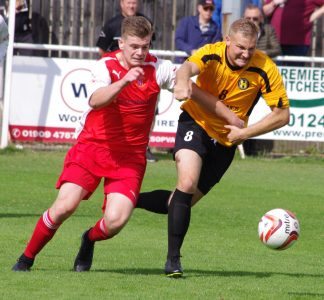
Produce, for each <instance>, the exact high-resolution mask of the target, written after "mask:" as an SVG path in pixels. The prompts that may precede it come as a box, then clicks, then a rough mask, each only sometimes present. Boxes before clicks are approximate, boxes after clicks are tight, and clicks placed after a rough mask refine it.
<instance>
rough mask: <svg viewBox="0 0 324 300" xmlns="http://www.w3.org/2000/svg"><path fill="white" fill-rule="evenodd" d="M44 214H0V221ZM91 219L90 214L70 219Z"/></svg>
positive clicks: (75, 215) (76, 215) (74, 216)
mask: <svg viewBox="0 0 324 300" xmlns="http://www.w3.org/2000/svg"><path fill="white" fill-rule="evenodd" d="M43 213H44V212H40V213H38V214H37V213H34V214H26V213H0V219H6V218H8V219H10V218H29V217H40V216H41V215H42V214H43ZM84 217H93V215H91V214H74V215H73V216H72V218H84Z"/></svg>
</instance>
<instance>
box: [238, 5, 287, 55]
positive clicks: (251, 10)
mask: <svg viewBox="0 0 324 300" xmlns="http://www.w3.org/2000/svg"><path fill="white" fill-rule="evenodd" d="M244 18H245V19H248V20H250V21H252V22H253V23H255V24H256V25H257V26H258V27H259V30H260V31H259V36H258V41H257V48H258V49H259V50H261V51H263V52H264V53H265V54H267V55H268V56H270V57H271V58H273V57H276V56H278V55H281V46H280V43H279V40H278V39H277V35H276V32H275V29H274V28H273V27H272V25H271V24H265V23H264V17H263V14H262V11H261V9H260V8H259V7H258V6H256V5H253V4H249V5H247V6H246V8H245V11H244Z"/></svg>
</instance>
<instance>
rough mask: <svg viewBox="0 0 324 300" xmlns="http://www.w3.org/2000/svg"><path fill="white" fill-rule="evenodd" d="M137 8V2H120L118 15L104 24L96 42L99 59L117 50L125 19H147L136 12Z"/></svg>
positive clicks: (130, 0)
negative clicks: (138, 17) (133, 17)
mask: <svg viewBox="0 0 324 300" xmlns="http://www.w3.org/2000/svg"><path fill="white" fill-rule="evenodd" d="M138 6H139V4H138V0H120V14H118V15H117V16H115V17H113V18H112V19H110V20H108V21H107V22H106V23H105V25H104V27H103V28H102V30H101V32H100V35H99V38H98V40H97V44H96V46H97V47H99V55H100V57H102V56H103V55H104V54H105V53H106V52H110V51H115V50H117V49H119V46H118V40H119V38H120V35H121V23H122V21H123V19H124V18H125V17H131V16H143V17H145V18H147V17H146V16H144V15H143V14H141V13H139V12H138V11H137V10H138ZM147 19H148V18H147ZM149 21H150V20H149ZM150 22H151V21H150ZM151 23H152V22H151Z"/></svg>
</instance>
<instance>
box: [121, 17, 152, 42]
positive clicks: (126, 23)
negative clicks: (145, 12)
mask: <svg viewBox="0 0 324 300" xmlns="http://www.w3.org/2000/svg"><path fill="white" fill-rule="evenodd" d="M121 34H122V36H125V35H130V36H136V37H139V38H145V37H147V36H148V35H151V36H152V34H153V28H152V25H151V23H150V21H149V20H148V19H146V18H145V17H142V16H132V17H125V18H124V20H123V22H122V26H121Z"/></svg>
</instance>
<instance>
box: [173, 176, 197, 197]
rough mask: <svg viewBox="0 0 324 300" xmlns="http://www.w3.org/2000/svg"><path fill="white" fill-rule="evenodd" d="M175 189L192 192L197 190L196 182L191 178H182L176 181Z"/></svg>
mask: <svg viewBox="0 0 324 300" xmlns="http://www.w3.org/2000/svg"><path fill="white" fill-rule="evenodd" d="M177 189H179V190H180V191H183V192H184V193H188V194H194V193H195V192H196V190H197V182H196V181H195V180H192V179H191V178H184V179H182V180H180V181H179V182H178V184H177Z"/></svg>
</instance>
